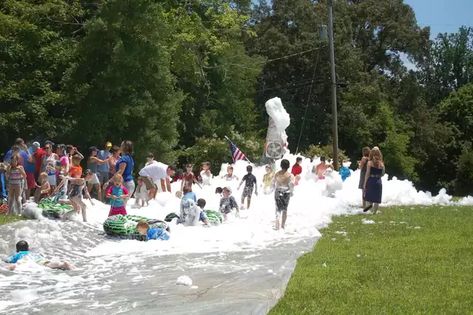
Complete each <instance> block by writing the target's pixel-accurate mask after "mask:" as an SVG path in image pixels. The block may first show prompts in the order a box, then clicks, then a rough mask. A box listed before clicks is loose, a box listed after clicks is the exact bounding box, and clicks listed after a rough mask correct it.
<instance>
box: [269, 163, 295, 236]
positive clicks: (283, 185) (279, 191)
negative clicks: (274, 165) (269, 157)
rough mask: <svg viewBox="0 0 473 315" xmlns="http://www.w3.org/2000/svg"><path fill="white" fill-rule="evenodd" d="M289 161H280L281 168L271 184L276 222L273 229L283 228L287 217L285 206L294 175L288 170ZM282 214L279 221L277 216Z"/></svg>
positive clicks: (286, 205)
mask: <svg viewBox="0 0 473 315" xmlns="http://www.w3.org/2000/svg"><path fill="white" fill-rule="evenodd" d="M288 169H289V161H288V160H286V159H284V160H282V161H281V170H280V171H279V172H277V173H276V175H274V180H273V186H274V188H275V190H274V199H275V201H276V224H275V226H274V229H275V230H279V227H281V228H283V229H284V228H285V226H286V219H287V207H288V205H289V199H291V195H292V192H293V190H294V175H292V174H291V173H289V172H288ZM281 214H282V218H281V222H279V218H280V216H281Z"/></svg>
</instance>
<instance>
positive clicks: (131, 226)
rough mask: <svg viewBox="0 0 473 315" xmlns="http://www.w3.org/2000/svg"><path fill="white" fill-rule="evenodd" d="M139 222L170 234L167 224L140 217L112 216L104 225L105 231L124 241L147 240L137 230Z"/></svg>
mask: <svg viewBox="0 0 473 315" xmlns="http://www.w3.org/2000/svg"><path fill="white" fill-rule="evenodd" d="M139 221H146V222H147V223H148V224H149V226H150V228H162V229H164V230H166V231H168V232H169V227H168V226H167V224H166V222H163V221H161V220H154V219H148V218H145V217H141V216H138V215H121V214H117V215H112V216H110V217H108V218H107V219H106V220H105V222H104V223H103V229H104V231H105V233H106V234H107V235H108V236H113V237H119V238H123V239H135V240H146V236H145V235H140V234H139V233H138V231H137V230H136V225H137V224H138V222H139Z"/></svg>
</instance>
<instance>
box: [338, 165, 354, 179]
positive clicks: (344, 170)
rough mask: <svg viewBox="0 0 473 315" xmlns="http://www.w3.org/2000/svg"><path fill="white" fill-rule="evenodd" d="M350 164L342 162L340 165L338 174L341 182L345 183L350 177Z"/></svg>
mask: <svg viewBox="0 0 473 315" xmlns="http://www.w3.org/2000/svg"><path fill="white" fill-rule="evenodd" d="M349 163H350V162H347V161H344V162H343V163H342V165H343V166H342V167H340V169H339V170H338V173H339V174H340V177H341V178H342V181H345V180H346V179H347V178H348V177H350V176H351V171H350V169H349V168H348V166H349Z"/></svg>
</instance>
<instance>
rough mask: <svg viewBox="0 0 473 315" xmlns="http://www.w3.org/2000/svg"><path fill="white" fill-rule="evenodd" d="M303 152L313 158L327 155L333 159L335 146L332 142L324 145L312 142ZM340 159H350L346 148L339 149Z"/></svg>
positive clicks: (341, 160)
mask: <svg viewBox="0 0 473 315" xmlns="http://www.w3.org/2000/svg"><path fill="white" fill-rule="evenodd" d="M301 154H302V155H303V156H305V157H308V158H311V159H313V158H314V157H321V156H325V157H326V158H327V159H332V160H333V147H332V145H331V144H327V145H324V146H321V145H315V144H311V145H310V146H309V147H308V148H307V150H305V151H303V152H302V153H301ZM338 160H339V161H340V162H343V161H345V160H348V156H347V155H346V153H345V151H344V150H340V149H338ZM340 165H341V163H340Z"/></svg>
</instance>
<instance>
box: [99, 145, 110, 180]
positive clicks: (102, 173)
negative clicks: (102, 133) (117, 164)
mask: <svg viewBox="0 0 473 315" xmlns="http://www.w3.org/2000/svg"><path fill="white" fill-rule="evenodd" d="M111 149H112V143H111V142H110V141H107V142H106V143H105V146H104V148H103V150H100V151H99V152H98V153H97V158H99V159H100V160H103V161H106V160H108V158H109V157H110V156H111V155H112V153H110V150H111ZM109 173H110V166H109V163H104V164H98V165H97V176H98V177H99V181H100V185H103V184H105V183H106V182H107V181H108V180H109V179H110V177H109V176H110V175H109Z"/></svg>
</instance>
